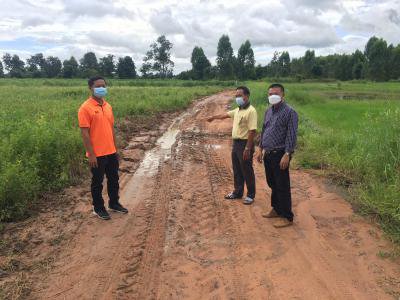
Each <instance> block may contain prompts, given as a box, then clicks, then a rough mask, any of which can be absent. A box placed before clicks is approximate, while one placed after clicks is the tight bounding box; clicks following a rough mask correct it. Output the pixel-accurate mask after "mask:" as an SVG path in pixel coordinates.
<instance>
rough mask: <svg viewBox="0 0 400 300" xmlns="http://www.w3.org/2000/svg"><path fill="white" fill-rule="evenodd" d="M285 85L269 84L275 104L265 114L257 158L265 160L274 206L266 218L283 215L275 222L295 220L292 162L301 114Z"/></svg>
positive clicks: (270, 98) (283, 223)
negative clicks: (292, 104)
mask: <svg viewBox="0 0 400 300" xmlns="http://www.w3.org/2000/svg"><path fill="white" fill-rule="evenodd" d="M284 96H285V88H284V87H283V85H281V84H279V83H274V84H271V85H270V86H269V88H268V101H269V103H270V104H271V106H270V107H269V108H268V109H267V111H266V112H265V116H264V123H263V127H262V132H261V138H260V144H259V149H258V154H257V160H258V161H259V162H260V163H262V162H263V161H264V167H265V174H266V177H267V183H268V186H269V187H270V188H271V206H272V209H271V211H270V212H269V213H267V214H264V215H263V217H264V218H279V219H278V220H277V222H276V223H274V226H275V227H276V228H281V227H287V226H291V225H292V224H293V212H292V198H291V192H290V177H289V164H290V160H291V157H292V155H293V152H294V149H295V146H296V141H297V125H298V116H297V113H296V112H295V111H294V109H293V108H292V107H290V106H289V105H287V104H286V102H285V99H284Z"/></svg>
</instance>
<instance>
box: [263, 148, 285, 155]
mask: <svg viewBox="0 0 400 300" xmlns="http://www.w3.org/2000/svg"><path fill="white" fill-rule="evenodd" d="M282 152H285V149H274V150H265V154H266V155H270V154H277V153H282Z"/></svg>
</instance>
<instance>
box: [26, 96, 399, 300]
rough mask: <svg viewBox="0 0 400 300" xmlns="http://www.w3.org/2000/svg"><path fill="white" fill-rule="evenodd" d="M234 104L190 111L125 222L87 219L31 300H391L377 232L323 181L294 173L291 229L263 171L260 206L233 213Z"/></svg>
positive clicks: (138, 176) (132, 196)
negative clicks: (273, 204)
mask: <svg viewBox="0 0 400 300" xmlns="http://www.w3.org/2000/svg"><path fill="white" fill-rule="evenodd" d="M232 95H233V94H232V93H230V92H225V93H221V94H218V95H214V96H211V97H208V98H206V99H203V100H202V101H200V102H197V103H196V104H195V105H194V106H193V107H192V108H191V109H189V110H188V111H187V112H186V113H184V114H182V115H181V116H180V117H179V118H177V119H176V120H175V122H174V123H173V125H172V126H171V127H170V128H169V130H167V131H166V133H165V134H164V135H163V136H162V137H161V138H160V139H159V140H158V143H157V146H156V147H155V148H154V149H152V150H149V151H148V152H146V154H145V157H144V159H143V160H142V162H141V165H140V166H139V168H138V169H137V171H136V173H134V174H131V175H127V176H125V177H124V178H123V180H122V182H121V186H122V191H121V202H122V203H123V204H124V205H125V206H127V207H128V208H129V210H130V213H129V215H116V214H113V215H112V220H111V221H109V222H105V221H101V220H98V219H95V218H91V217H89V215H88V216H87V217H86V218H90V219H89V221H87V222H83V223H82V225H81V227H80V228H79V229H78V230H77V232H76V233H75V236H74V237H73V238H72V240H71V241H70V242H69V243H68V246H66V247H65V248H64V249H62V251H61V253H60V255H58V258H57V259H56V261H55V262H54V264H53V267H52V269H51V270H50V272H49V274H48V276H46V277H43V279H42V280H38V282H37V286H36V287H35V289H34V291H33V293H32V297H37V298H40V299H393V298H394V297H396V296H397V297H398V296H399V291H400V282H399V278H400V276H399V270H400V268H399V264H398V263H397V262H395V261H391V260H389V259H382V258H381V257H379V256H378V255H377V254H378V253H380V252H383V251H388V249H389V250H390V249H391V245H390V244H389V243H388V242H387V241H385V240H384V239H383V238H382V236H381V233H380V231H379V230H378V229H377V228H376V227H374V226H373V225H370V224H368V223H367V222H366V221H364V220H363V219H361V218H360V217H358V216H356V215H354V214H353V212H352V209H351V207H350V205H349V204H348V203H347V202H346V201H345V200H343V199H342V197H341V196H340V195H339V194H337V193H335V191H334V190H332V189H331V188H329V187H328V186H327V185H326V184H325V183H324V182H323V180H321V179H318V178H317V177H316V176H313V175H310V174H309V173H306V172H304V171H299V170H293V171H292V186H293V188H292V191H293V201H294V212H295V214H296V219H295V225H294V226H293V227H291V228H284V229H280V230H278V229H275V228H274V227H273V226H272V224H271V222H270V220H266V219H263V218H262V217H261V214H262V213H263V212H265V211H267V210H269V208H270V206H269V200H268V199H269V195H270V194H269V189H268V188H267V187H266V184H265V176H264V170H263V167H262V166H261V165H258V164H256V167H255V170H256V177H257V196H256V201H255V204H254V205H252V206H245V205H243V204H242V203H241V202H240V201H235V202H228V201H226V200H223V195H224V194H225V193H226V192H229V191H231V188H232V183H231V182H232V171H231V163H230V145H231V141H230V127H231V121H230V120H226V121H223V122H218V121H215V122H213V123H206V122H205V121H204V120H203V119H204V118H205V117H206V116H209V115H211V114H215V113H220V112H222V111H225V110H226V109H227V105H228V104H229V103H230V102H231V99H232Z"/></svg>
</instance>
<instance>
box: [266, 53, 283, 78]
mask: <svg viewBox="0 0 400 300" xmlns="http://www.w3.org/2000/svg"><path fill="white" fill-rule="evenodd" d="M267 75H268V76H273V77H280V76H281V66H280V62H279V52H278V51H275V52H274V54H273V56H272V59H271V61H270V63H269V64H268V66H267Z"/></svg>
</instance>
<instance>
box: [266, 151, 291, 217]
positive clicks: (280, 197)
mask: <svg viewBox="0 0 400 300" xmlns="http://www.w3.org/2000/svg"><path fill="white" fill-rule="evenodd" d="M284 154H285V152H284V151H283V150H282V151H273V152H271V153H265V155H264V167H265V175H266V177H267V183H268V186H269V187H270V188H271V191H272V192H271V206H272V207H273V208H274V209H275V211H276V212H277V213H278V214H279V215H280V216H282V217H284V218H287V219H288V220H289V221H293V212H292V196H291V193H290V177H289V168H287V169H286V170H281V168H280V165H279V163H280V161H281V159H282V156H283V155H284Z"/></svg>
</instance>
